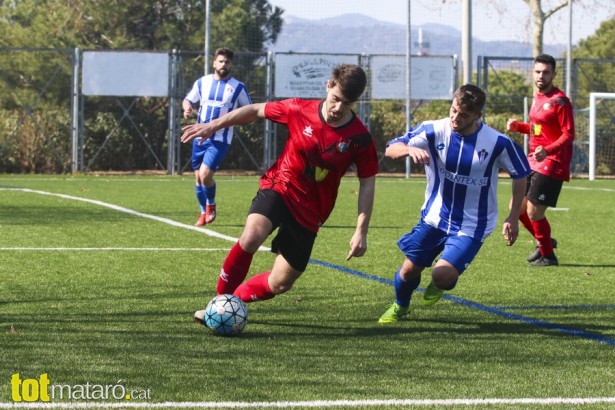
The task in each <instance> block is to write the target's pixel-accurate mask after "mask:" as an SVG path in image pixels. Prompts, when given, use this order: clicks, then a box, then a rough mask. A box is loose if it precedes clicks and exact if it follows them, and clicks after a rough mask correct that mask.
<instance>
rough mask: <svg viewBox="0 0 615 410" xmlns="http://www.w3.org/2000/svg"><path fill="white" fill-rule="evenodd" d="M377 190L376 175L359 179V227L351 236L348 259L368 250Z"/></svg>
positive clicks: (361, 254) (359, 255) (363, 253)
mask: <svg viewBox="0 0 615 410" xmlns="http://www.w3.org/2000/svg"><path fill="white" fill-rule="evenodd" d="M375 192H376V177H375V176H373V177H369V178H360V179H359V200H358V204H357V207H358V217H357V228H356V229H355V231H354V234H353V235H352V238H350V251H349V252H348V256H346V260H350V259H351V258H352V257H361V256H363V255H365V252H366V251H367V230H368V228H369V221H370V219H371V217H372V210H373V208H374V196H375Z"/></svg>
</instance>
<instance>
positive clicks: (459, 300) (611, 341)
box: [310, 259, 615, 346]
mask: <svg viewBox="0 0 615 410" xmlns="http://www.w3.org/2000/svg"><path fill="white" fill-rule="evenodd" d="M310 263H313V264H314V265H320V266H324V267H327V268H331V269H336V270H339V271H341V272H344V273H348V274H350V275H353V276H357V277H359V278H363V279H369V280H373V281H375V282H380V283H384V284H387V285H391V286H393V285H394V283H393V281H392V280H390V279H384V278H381V277H379V276H375V275H369V274H367V273H363V272H359V271H356V270H353V269H349V268H346V267H344V266H340V265H335V264H333V263H329V262H324V261H319V260H316V259H310ZM417 290H418V291H420V292H424V289H422V288H418V289H417ZM442 299H446V300H449V301H451V302H454V303H458V304H460V305H463V306H466V307H469V308H472V309H476V310H482V311H483V312H487V313H491V314H492V315H497V316H501V317H503V318H505V319H510V320H517V321H519V322H523V323H527V324H529V325H532V326H538V327H543V328H546V329H551V330H555V331H558V332H562V333H566V334H569V335H572V336H578V337H582V338H585V339H589V340H594V341H596V342H600V343H604V344H607V345H612V346H615V339H611V338H608V337H605V336H600V335H596V334H593V333H589V332H585V331H583V330H578V329H571V328H568V327H564V326H560V325H556V324H554V323H550V322H546V321H544V320H539V319H533V318H531V317H527V316H523V315H519V314H516V313H510V312H506V311H504V310H502V308H501V307H490V306H486V305H482V304H480V303H476V302H472V301H470V300H466V299H462V298H458V297H456V296H451V295H447V294H444V295H442ZM540 308H542V306H536V309H540Z"/></svg>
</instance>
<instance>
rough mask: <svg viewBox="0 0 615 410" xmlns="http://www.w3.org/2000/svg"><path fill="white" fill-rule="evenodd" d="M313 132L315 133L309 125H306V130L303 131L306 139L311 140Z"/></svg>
mask: <svg viewBox="0 0 615 410" xmlns="http://www.w3.org/2000/svg"><path fill="white" fill-rule="evenodd" d="M313 132H314V129H313V128H312V127H311V126H309V125H306V126H305V128H304V129H303V135H305V136H306V137H310V138H311V137H312V133H313Z"/></svg>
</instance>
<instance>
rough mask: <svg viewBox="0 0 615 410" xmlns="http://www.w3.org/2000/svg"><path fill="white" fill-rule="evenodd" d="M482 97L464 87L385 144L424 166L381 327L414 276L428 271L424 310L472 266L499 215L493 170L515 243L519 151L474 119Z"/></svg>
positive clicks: (398, 314) (520, 190)
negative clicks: (415, 215) (438, 114)
mask: <svg viewBox="0 0 615 410" xmlns="http://www.w3.org/2000/svg"><path fill="white" fill-rule="evenodd" d="M484 105H485V93H484V92H483V91H482V90H481V89H480V88H479V87H476V86H474V85H471V84H466V85H464V86H462V87H460V88H459V89H457V91H456V92H455V95H454V96H453V102H452V104H451V108H450V112H449V117H448V118H443V119H440V120H436V121H425V122H423V123H421V124H419V125H417V126H416V127H414V128H412V129H411V130H410V131H408V132H407V133H406V135H404V136H401V137H398V138H395V139H393V140H391V141H390V142H389V143H388V144H387V149H386V156H387V157H390V158H393V159H399V158H405V157H407V156H410V158H412V160H413V161H414V162H415V163H418V164H424V165H425V176H426V178H427V188H426V190H425V202H424V203H423V206H422V208H421V217H420V220H419V222H418V224H417V225H416V226H415V227H414V228H413V229H412V231H411V232H410V233H408V234H405V235H403V236H402V237H401V238H400V239H399V241H398V242H397V245H398V246H399V248H400V249H401V251H402V252H403V253H404V255H405V256H406V258H405V260H404V262H403V264H402V266H401V267H400V268H399V270H398V271H397V272H396V274H395V298H396V299H395V302H394V303H393V304H392V305H391V307H390V308H389V309H388V310H387V311H386V312H385V313H384V314H383V315H382V317H380V320H379V322H380V323H392V322H397V321H398V320H399V319H400V318H402V317H403V316H405V315H406V314H407V313H408V311H409V307H410V299H411V296H412V293H413V292H414V291H415V290H416V289H417V288H418V286H419V284H420V281H421V272H422V271H423V270H424V269H425V268H426V267H429V266H431V265H432V263H433V261H434V260H435V259H436V258H437V257H438V256H439V259H438V261H437V262H436V264H435V266H434V268H433V269H432V271H431V283H430V284H429V286H428V287H427V288H426V290H425V293H424V297H423V299H424V300H423V302H424V304H425V305H432V304H434V303H436V302H437V301H438V300H439V299H440V297H441V296H442V294H443V292H444V291H445V290H451V289H453V288H454V287H455V285H456V284H457V279H458V277H459V275H461V274H462V273H463V272H464V270H465V269H466V268H467V267H468V266H469V264H470V263H471V262H472V261H473V260H474V258H475V257H476V255H477V253H478V251H479V250H480V248H481V246H482V244H483V241H484V240H485V238H486V237H487V236H488V235H489V234H490V233H491V232H492V231H493V230H494V229H495V225H496V222H497V217H498V203H497V185H498V173H499V171H500V170H503V171H505V172H507V173H508V174H509V175H510V177H511V178H512V200H511V206H510V213H509V215H508V216H507V217H506V219H505V220H504V224H503V227H502V235H503V236H504V239H505V240H506V241H507V244H508V245H512V244H513V243H515V241H516V240H517V235H518V233H519V223H518V219H519V215H520V212H521V204H522V201H523V196H524V194H525V186H526V176H527V175H529V174H530V172H531V170H530V166H529V163H528V161H527V158H526V156H525V154H524V152H523V149H522V148H521V147H520V146H519V145H518V144H516V143H515V142H514V141H513V140H511V139H510V138H508V137H507V136H505V135H503V134H502V133H500V132H498V131H496V130H495V129H493V128H491V127H489V126H487V125H486V124H484V123H483V122H482V121H481V117H482V110H483V107H484Z"/></svg>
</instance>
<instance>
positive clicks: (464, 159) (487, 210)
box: [389, 118, 530, 240]
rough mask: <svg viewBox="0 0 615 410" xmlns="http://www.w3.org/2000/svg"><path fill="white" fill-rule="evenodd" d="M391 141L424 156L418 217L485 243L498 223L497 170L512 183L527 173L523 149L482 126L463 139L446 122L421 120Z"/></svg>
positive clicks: (528, 169)
mask: <svg viewBox="0 0 615 410" xmlns="http://www.w3.org/2000/svg"><path fill="white" fill-rule="evenodd" d="M395 142H403V143H405V144H407V145H408V146H410V147H418V148H422V149H425V150H426V151H428V152H429V155H430V161H429V165H426V166H425V174H426V177H427V188H426V189H425V202H424V203H423V206H422V208H421V218H422V219H423V220H424V221H425V222H426V223H427V224H429V225H431V226H434V227H436V228H438V229H441V230H443V231H445V232H447V233H449V234H457V235H467V236H471V237H473V238H475V239H477V240H484V239H485V238H486V237H487V236H488V235H489V234H490V233H491V232H492V231H493V230H494V229H495V225H496V223H497V218H498V204H497V185H498V172H499V170H500V169H502V170H504V171H506V172H508V174H509V175H510V176H511V177H512V178H515V179H516V178H523V177H525V176H527V175H529V173H530V166H529V163H528V161H527V158H526V156H525V154H524V152H523V149H522V148H521V147H520V146H519V145H518V144H516V143H515V142H514V141H513V140H511V139H510V138H508V137H507V136H505V135H502V134H501V133H499V132H498V131H496V130H494V129H493V128H491V127H489V126H487V125H485V124H483V123H481V124H480V127H479V129H478V131H476V132H475V133H474V134H472V135H466V136H463V135H461V134H458V133H457V132H455V131H453V130H452V128H451V125H450V120H449V119H448V118H444V119H441V120H436V121H426V122H423V123H421V124H419V125H417V126H416V127H414V128H412V129H411V130H410V131H408V132H407V133H406V135H404V136H401V137H398V138H395V139H393V140H391V141H390V142H389V145H390V144H392V143H395Z"/></svg>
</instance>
